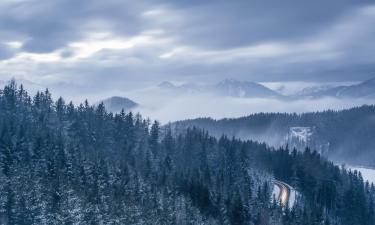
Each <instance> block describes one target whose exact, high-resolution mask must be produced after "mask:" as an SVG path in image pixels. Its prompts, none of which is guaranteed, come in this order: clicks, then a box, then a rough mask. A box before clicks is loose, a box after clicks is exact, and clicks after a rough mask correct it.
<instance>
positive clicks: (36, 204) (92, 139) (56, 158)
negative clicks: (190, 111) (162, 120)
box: [0, 81, 375, 225]
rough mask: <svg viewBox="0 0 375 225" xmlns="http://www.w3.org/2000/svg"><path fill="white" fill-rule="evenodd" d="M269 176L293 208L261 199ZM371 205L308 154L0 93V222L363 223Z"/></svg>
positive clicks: (360, 187) (359, 186)
mask: <svg viewBox="0 0 375 225" xmlns="http://www.w3.org/2000/svg"><path fill="white" fill-rule="evenodd" d="M273 179H277V180H281V181H284V182H287V183H289V184H291V185H292V186H293V187H295V188H296V190H297V191H298V193H299V194H298V198H297V202H296V204H295V205H294V206H293V207H290V208H289V207H284V208H282V207H281V206H279V205H278V204H277V202H276V201H275V199H273V200H272V196H271V193H272V188H273V183H272V180H273ZM374 197H375V187H374V186H373V185H370V184H368V183H364V182H363V178H362V176H361V174H360V173H357V172H351V171H346V170H344V169H340V168H339V167H337V166H335V165H333V163H331V162H329V161H327V160H325V159H323V158H321V157H320V156H319V154H317V153H316V152H313V151H310V150H309V149H306V151H305V152H297V151H295V150H289V149H273V148H269V147H267V145H266V144H262V143H257V142H253V141H241V140H238V139H235V138H228V137H226V136H222V137H220V138H214V137H212V136H210V135H209V134H208V133H207V132H206V131H204V130H201V129H198V128H189V129H186V130H185V131H183V132H178V133H174V132H173V131H172V129H170V128H168V127H163V128H160V125H159V123H158V122H156V121H154V122H151V121H150V120H148V119H144V118H142V117H141V116H140V115H138V114H137V115H133V114H132V113H125V112H121V113H119V114H112V113H109V112H107V111H106V109H105V107H104V105H103V104H99V105H98V106H95V107H94V106H91V105H89V103H88V102H87V101H86V102H85V103H83V104H80V105H78V106H74V105H73V104H72V103H65V102H64V100H63V99H62V98H59V99H58V100H57V101H56V102H54V101H53V100H52V98H51V94H50V93H49V91H48V90H46V91H43V92H38V93H37V94H36V95H35V96H33V97H31V96H29V95H28V94H27V92H26V91H25V90H24V89H23V87H22V86H20V87H18V86H17V85H16V84H15V82H14V81H12V82H10V83H9V84H8V85H7V86H5V87H4V89H2V90H1V91H0V224H11V225H13V224H14V225H15V224H22V225H29V224H38V225H39V224H90V225H91V224H178V225H179V224H223V225H224V224H228V225H229V224H256V225H261V224H284V225H292V224H293V225H297V224H298V225H301V224H304V225H310V224H311V225H313V224H314V225H315V224H322V225H329V224H343V225H362V224H363V225H373V224H375V217H374Z"/></svg>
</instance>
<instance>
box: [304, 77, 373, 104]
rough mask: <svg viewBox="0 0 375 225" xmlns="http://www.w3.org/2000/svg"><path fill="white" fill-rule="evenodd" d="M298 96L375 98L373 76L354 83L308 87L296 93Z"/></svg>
mask: <svg viewBox="0 0 375 225" xmlns="http://www.w3.org/2000/svg"><path fill="white" fill-rule="evenodd" d="M297 96H299V97H311V98H322V97H335V98H369V99H373V98H375V78H373V79H370V80H366V81H363V82H361V83H358V84H354V85H346V86H344V85H343V86H337V87H327V86H322V87H318V88H308V89H304V90H302V91H301V92H300V93H298V94H297Z"/></svg>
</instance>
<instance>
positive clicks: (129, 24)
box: [0, 0, 375, 90]
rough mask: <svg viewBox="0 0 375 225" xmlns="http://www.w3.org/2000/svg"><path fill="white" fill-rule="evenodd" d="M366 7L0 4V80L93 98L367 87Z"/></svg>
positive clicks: (269, 2)
mask: <svg viewBox="0 0 375 225" xmlns="http://www.w3.org/2000/svg"><path fill="white" fill-rule="evenodd" d="M372 4H373V1H366V0H357V1H354V0H331V1H325V0H316V1H301V0H284V1H277V0H262V1H260V0H252V1H245V0H244V1H224V0H217V1H213V0H208V1H200V0H199V1H198V0H190V1H187V0H181V1H164V0H145V1H130V0H106V1H103V0H79V1H77V0H53V1H50V0H3V1H0V63H1V61H4V60H5V59H11V60H10V63H7V64H0V69H1V71H0V78H1V79H7V78H8V76H7V74H12V76H16V77H17V76H20V77H21V78H23V79H29V80H33V81H34V80H35V81H36V82H39V83H40V82H43V83H45V84H46V85H49V84H56V85H58V84H61V82H66V83H68V84H71V83H75V84H76V85H78V86H79V85H81V84H84V83H87V84H90V87H92V90H96V89H97V88H99V86H101V85H102V84H103V85H105V87H106V88H109V87H111V86H118V87H119V88H120V87H124V88H125V87H134V86H137V85H135V84H137V83H138V84H144V83H147V84H148V83H149V82H158V81H160V80H180V81H196V80H199V81H207V82H210V81H211V82H215V81H217V80H220V79H224V78H235V79H240V80H255V81H346V80H348V81H352V80H360V79H366V78H370V77H372V76H375V73H374V69H375V68H374V67H373V66H372V65H373V64H374V62H373V59H374V58H375V44H374V42H373V40H374V39H375V7H374V5H372ZM98 34H100V35H98ZM95 35H96V36H95ZM77 43H78V44H77ZM73 87H74V85H73ZM88 89H89V88H88Z"/></svg>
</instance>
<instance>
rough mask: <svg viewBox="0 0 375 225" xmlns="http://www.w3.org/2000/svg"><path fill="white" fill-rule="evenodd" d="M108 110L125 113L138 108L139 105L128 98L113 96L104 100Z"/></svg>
mask: <svg viewBox="0 0 375 225" xmlns="http://www.w3.org/2000/svg"><path fill="white" fill-rule="evenodd" d="M101 102H103V104H104V106H105V107H106V109H108V110H109V111H112V112H119V111H121V110H122V109H124V110H125V111H128V110H131V109H133V108H135V107H137V106H138V104H137V103H136V102H134V101H132V100H130V99H128V98H126V97H121V96H112V97H109V98H106V99H104V100H102V101H101Z"/></svg>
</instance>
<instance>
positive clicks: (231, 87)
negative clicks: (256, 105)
mask: <svg viewBox="0 0 375 225" xmlns="http://www.w3.org/2000/svg"><path fill="white" fill-rule="evenodd" d="M158 87H159V88H161V89H163V90H168V91H173V92H174V93H178V94H216V95H220V96H226V97H237V98H257V97H263V98H264V97H267V98H270V97H272V98H275V97H282V95H281V94H279V93H277V92H276V91H273V90H271V89H269V88H267V87H265V86H263V85H261V84H259V83H256V82H252V81H238V80H233V79H226V80H223V81H220V82H218V83H216V84H212V85H200V84H193V83H188V84H182V85H175V84H173V83H171V82H168V81H165V82H162V83H161V84H159V85H158Z"/></svg>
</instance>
